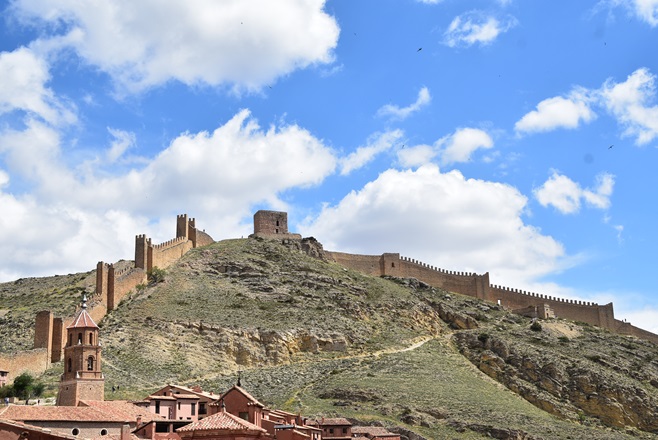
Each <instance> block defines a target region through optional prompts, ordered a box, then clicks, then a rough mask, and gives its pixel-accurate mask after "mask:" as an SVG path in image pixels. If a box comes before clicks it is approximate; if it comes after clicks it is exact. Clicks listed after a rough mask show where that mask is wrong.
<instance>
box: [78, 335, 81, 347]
mask: <svg viewBox="0 0 658 440" xmlns="http://www.w3.org/2000/svg"><path fill="white" fill-rule="evenodd" d="M80 344H82V333H78V345H80Z"/></svg>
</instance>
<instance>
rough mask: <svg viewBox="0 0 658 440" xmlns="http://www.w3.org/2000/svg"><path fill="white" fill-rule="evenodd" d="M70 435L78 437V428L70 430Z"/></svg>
mask: <svg viewBox="0 0 658 440" xmlns="http://www.w3.org/2000/svg"><path fill="white" fill-rule="evenodd" d="M71 434H73V435H78V434H80V430H79V429H78V428H73V429H72V430H71Z"/></svg>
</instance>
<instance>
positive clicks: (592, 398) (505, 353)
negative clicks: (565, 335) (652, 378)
mask: <svg viewBox="0 0 658 440" xmlns="http://www.w3.org/2000/svg"><path fill="white" fill-rule="evenodd" d="M454 339H455V341H456V342H457V344H458V345H459V348H460V351H461V352H462V354H464V355H465V356H466V357H467V358H468V359H469V360H470V361H471V362H472V363H473V364H475V365H476V366H477V367H478V368H479V369H480V370H481V371H482V372H484V373H485V374H487V375H488V376H490V377H492V378H494V379H496V380H497V381H499V382H501V383H502V384H504V385H505V386H507V387H508V388H509V389H510V390H512V391H514V392H515V393H518V394H519V395H521V396H522V397H524V398H525V399H526V400H528V401H529V402H531V403H533V404H534V405H535V406H537V407H539V408H541V409H543V410H545V411H548V412H550V413H552V414H555V415H559V416H561V417H565V418H569V419H574V420H578V419H579V418H582V416H583V415H586V416H593V417H596V418H598V419H600V420H601V421H602V422H603V423H605V424H607V425H610V426H615V427H619V428H623V427H626V426H634V427H637V428H639V429H641V430H644V431H650V432H656V431H658V418H656V417H655V409H656V408H657V407H658V400H657V399H656V398H655V397H653V396H651V395H649V394H648V393H647V392H646V391H645V390H644V389H642V388H640V387H638V386H634V385H633V384H630V383H627V382H626V381H625V380H623V377H622V376H621V375H617V374H614V371H612V372H611V371H605V370H604V369H600V370H597V369H592V368H591V366H585V365H579V364H578V363H577V362H574V360H572V359H569V358H565V357H555V356H553V357H551V356H549V355H545V354H543V353H541V351H540V350H530V349H528V347H524V346H521V345H520V344H514V343H510V342H506V341H504V340H502V339H501V338H499V337H497V336H495V335H488V334H487V335H486V336H484V335H483V334H480V335H478V334H477V333H475V332H458V333H455V335H454Z"/></svg>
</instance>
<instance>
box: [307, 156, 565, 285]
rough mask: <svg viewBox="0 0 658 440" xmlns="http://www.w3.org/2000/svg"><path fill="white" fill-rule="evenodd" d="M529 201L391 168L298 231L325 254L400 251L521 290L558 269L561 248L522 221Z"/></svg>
mask: <svg viewBox="0 0 658 440" xmlns="http://www.w3.org/2000/svg"><path fill="white" fill-rule="evenodd" d="M526 204H527V199H526V197H524V196H523V195H522V194H521V193H519V191H518V190H516V189H515V188H513V187H511V186H509V185H506V184H502V183H496V182H487V181H483V180H476V179H466V178H464V176H463V175H462V174H461V173H460V172H459V171H457V170H453V171H450V172H448V173H441V172H440V171H439V168H438V167H437V166H436V165H425V166H423V167H420V168H418V169H417V170H415V171H411V170H406V171H396V170H388V171H386V172H384V173H382V174H380V175H379V177H377V179H376V180H374V181H371V182H369V183H367V184H366V185H365V186H364V187H363V188H361V189H360V190H358V191H352V192H351V193H350V194H348V195H347V196H346V197H345V198H343V200H341V201H340V202H339V203H338V204H337V205H335V206H326V207H325V208H324V209H323V210H322V212H321V213H320V214H319V215H318V216H317V218H315V219H313V220H312V221H309V222H308V223H307V224H305V225H303V226H302V227H301V232H302V233H303V234H305V235H313V236H315V237H322V242H323V245H324V247H325V249H329V250H340V251H342V252H354V253H360V254H373V255H378V254H381V253H383V252H400V253H401V254H402V255H405V256H408V257H411V258H415V259H419V260H421V261H423V262H425V263H428V264H433V265H435V266H439V267H442V268H445V269H452V270H464V271H475V272H478V273H484V272H485V271H490V272H491V274H492V282H494V283H500V284H507V285H512V286H522V285H524V284H527V283H531V282H533V280H535V279H537V278H538V277H540V276H542V275H545V274H548V273H551V272H554V271H555V270H558V268H559V267H560V266H561V265H562V264H563V259H564V257H565V255H564V249H563V247H562V245H561V244H560V243H558V242H556V241H555V240H554V239H553V238H551V237H548V236H545V235H542V234H541V233H540V232H539V231H538V229H536V228H534V227H532V226H529V225H526V224H524V222H523V220H522V218H521V215H522V213H523V212H524V210H525V209H526Z"/></svg>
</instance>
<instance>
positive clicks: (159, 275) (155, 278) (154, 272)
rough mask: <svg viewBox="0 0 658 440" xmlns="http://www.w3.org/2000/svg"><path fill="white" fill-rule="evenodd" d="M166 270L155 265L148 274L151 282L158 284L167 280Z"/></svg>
mask: <svg viewBox="0 0 658 440" xmlns="http://www.w3.org/2000/svg"><path fill="white" fill-rule="evenodd" d="M165 274H166V272H165V270H164V269H160V268H159V267H154V268H152V269H151V270H149V271H148V273H147V276H148V280H149V284H158V283H161V282H163V281H164V280H165Z"/></svg>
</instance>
